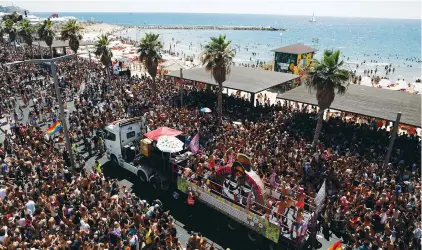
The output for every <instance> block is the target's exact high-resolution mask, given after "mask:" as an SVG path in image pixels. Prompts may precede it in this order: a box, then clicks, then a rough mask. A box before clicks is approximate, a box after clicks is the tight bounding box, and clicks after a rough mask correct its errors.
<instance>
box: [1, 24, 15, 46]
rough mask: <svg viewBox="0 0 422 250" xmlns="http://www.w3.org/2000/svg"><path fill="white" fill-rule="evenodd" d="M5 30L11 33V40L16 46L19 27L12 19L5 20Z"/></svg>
mask: <svg viewBox="0 0 422 250" xmlns="http://www.w3.org/2000/svg"><path fill="white" fill-rule="evenodd" d="M4 31H5V32H6V33H7V34H8V35H9V42H14V44H15V47H16V36H17V34H18V27H17V26H16V23H14V22H13V20H12V19H6V20H4Z"/></svg>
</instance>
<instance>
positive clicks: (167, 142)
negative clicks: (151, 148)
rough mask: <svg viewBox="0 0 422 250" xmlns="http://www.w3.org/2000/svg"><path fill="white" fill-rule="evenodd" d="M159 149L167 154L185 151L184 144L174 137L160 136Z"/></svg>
mask: <svg viewBox="0 0 422 250" xmlns="http://www.w3.org/2000/svg"><path fill="white" fill-rule="evenodd" d="M157 148H158V149H159V150H161V151H162V152H165V153H177V152H180V151H182V150H183V142H181V141H180V140H179V139H177V138H176V137H174V136H166V135H163V136H160V138H158V141H157Z"/></svg>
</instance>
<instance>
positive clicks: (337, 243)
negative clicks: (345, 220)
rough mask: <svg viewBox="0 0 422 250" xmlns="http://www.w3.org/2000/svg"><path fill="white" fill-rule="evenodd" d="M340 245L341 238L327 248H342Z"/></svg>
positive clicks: (337, 249)
mask: <svg viewBox="0 0 422 250" xmlns="http://www.w3.org/2000/svg"><path fill="white" fill-rule="evenodd" d="M341 245H342V244H341V240H339V241H337V242H336V243H334V244H333V245H332V246H331V247H329V248H328V250H342V246H341Z"/></svg>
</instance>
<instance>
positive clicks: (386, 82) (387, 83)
mask: <svg viewBox="0 0 422 250" xmlns="http://www.w3.org/2000/svg"><path fill="white" fill-rule="evenodd" d="M390 85H391V81H390V80H388V79H381V81H379V83H378V86H380V87H383V88H385V87H388V86H390Z"/></svg>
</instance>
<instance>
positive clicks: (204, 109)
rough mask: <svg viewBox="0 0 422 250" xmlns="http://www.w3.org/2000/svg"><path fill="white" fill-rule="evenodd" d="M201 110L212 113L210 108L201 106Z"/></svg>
mask: <svg viewBox="0 0 422 250" xmlns="http://www.w3.org/2000/svg"><path fill="white" fill-rule="evenodd" d="M201 112H202V113H211V109H210V108H201Z"/></svg>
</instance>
